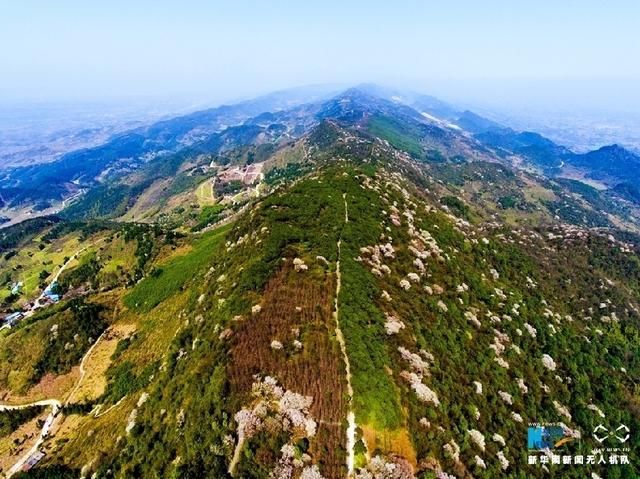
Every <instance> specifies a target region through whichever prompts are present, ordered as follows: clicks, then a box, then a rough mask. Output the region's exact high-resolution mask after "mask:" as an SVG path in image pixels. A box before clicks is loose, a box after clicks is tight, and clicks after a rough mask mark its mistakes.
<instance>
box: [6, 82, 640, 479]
mask: <svg viewBox="0 0 640 479" xmlns="http://www.w3.org/2000/svg"><path fill="white" fill-rule="evenodd" d="M431 104H432V103H431ZM294 112H297V113H294ZM283 117H289V118H292V117H296V118H297V120H295V122H296V123H298V124H302V123H304V124H303V126H301V127H300V129H299V130H298V131H297V132H296V134H291V135H290V136H289V137H287V138H286V139H285V135H284V134H281V133H274V134H273V136H270V135H269V134H268V133H266V130H268V129H269V128H270V127H271V125H273V124H275V123H276V121H275V119H277V118H283ZM309 117H311V120H309ZM301 118H302V119H301ZM283 122H285V121H284V120H283ZM285 123H286V122H285ZM254 127H257V128H259V129H260V130H259V133H257V134H255V133H254V132H253V128H254ZM239 128H241V131H240V132H238V135H235V134H234V138H239V139H238V141H234V142H229V143H226V145H227V147H225V148H219V149H216V153H207V152H206V151H205V150H204V149H203V150H202V151H199V152H198V153H197V154H196V155H195V156H193V155H190V154H185V155H184V156H181V157H180V158H179V160H175V162H173V163H172V162H164V161H162V160H161V159H158V160H157V161H158V162H157V163H154V165H155V167H154V168H149V169H148V170H145V169H144V167H143V168H142V169H140V170H139V171H136V172H132V173H131V174H130V175H128V176H125V177H124V179H123V180H122V181H121V182H119V183H112V184H109V185H108V187H109V188H112V191H119V190H118V188H125V187H126V188H129V190H127V191H128V192H129V193H128V194H129V196H126V197H123V198H124V199H120V200H119V203H118V204H119V205H120V207H121V209H120V210H118V211H117V214H110V213H112V211H111V208H110V207H108V206H100V205H107V204H108V203H107V202H106V199H107V198H108V196H105V195H102V196H101V195H99V194H96V195H95V196H94V197H93V199H92V197H90V195H89V194H88V195H87V196H86V198H85V199H83V200H82V201H80V202H78V203H76V204H75V205H72V206H70V207H69V209H68V210H67V211H66V212H65V213H64V214H65V215H66V218H55V219H36V220H32V221H31V222H27V223H25V224H22V225H21V227H20V228H18V227H10V228H9V229H6V230H4V235H3V236H2V241H3V242H2V243H1V244H0V245H1V246H2V250H3V257H2V259H0V267H1V268H2V271H3V274H5V275H7V277H8V279H7V283H8V284H13V283H15V282H17V281H19V280H20V279H21V278H28V279H27V280H25V281H24V286H23V289H22V292H20V293H18V294H17V295H16V297H11V296H9V295H7V296H6V297H5V299H4V301H5V309H6V310H7V311H9V310H12V309H13V310H17V309H22V310H23V311H27V310H28V308H30V307H31V302H32V298H33V297H34V295H37V294H38V293H39V292H40V290H42V289H44V287H46V286H47V285H49V283H50V282H51V280H52V278H53V277H54V275H55V274H56V271H57V270H58V269H59V267H60V265H61V264H64V265H65V268H64V270H62V272H61V273H60V274H59V276H58V278H57V280H56V284H57V286H56V288H55V290H56V291H57V292H58V293H59V294H60V295H61V298H62V299H61V301H60V302H58V303H56V304H50V305H47V306H45V307H43V308H37V309H34V310H33V313H31V314H28V315H27V317H26V318H24V319H23V320H21V321H19V322H18V323H16V325H15V326H14V327H12V328H11V329H8V330H6V333H7V334H4V335H3V336H2V337H0V352H1V354H2V355H3V359H4V361H3V362H2V364H3V366H2V368H0V387H1V388H2V392H3V396H4V398H5V402H7V403H13V404H24V403H29V402H32V401H38V400H42V399H52V398H53V399H56V400H59V401H60V403H61V407H60V412H59V413H57V414H56V415H55V419H54V422H53V424H54V425H53V428H52V430H51V432H50V433H49V437H48V438H46V440H45V441H44V442H43V444H42V446H41V449H42V450H43V451H44V452H46V456H45V457H44V458H42V459H41V461H40V462H39V463H38V465H37V467H35V468H33V469H32V470H31V471H30V472H29V473H25V474H24V475H25V476H26V477H78V476H80V475H83V476H85V477H90V476H92V475H94V474H95V477H97V478H99V477H247V478H253V477H257V478H259V477H263V478H268V477H277V478H287V477H289V478H296V479H297V478H304V479H310V478H320V477H325V478H338V477H346V476H353V477H357V478H362V479H368V478H376V479H377V478H397V479H404V478H412V477H418V478H432V477H443V478H444V477H451V476H453V477H459V478H463V477H479V478H480V477H482V478H490V477H491V478H492V477H545V476H547V475H548V474H549V472H547V471H545V469H547V470H549V471H550V473H551V474H555V475H558V476H559V477H584V473H585V471H586V470H588V471H589V473H591V472H593V473H596V474H598V475H600V476H602V477H634V476H635V475H637V474H638V470H637V469H638V465H637V462H638V456H637V451H636V449H637V446H638V438H637V437H636V436H635V435H633V434H632V435H631V438H630V440H629V442H628V448H629V452H628V459H629V460H630V464H629V465H616V466H602V465H597V464H594V465H585V466H584V468H580V467H577V466H576V467H573V466H566V465H562V464H551V463H549V464H548V465H541V464H536V465H530V464H529V463H528V451H527V446H526V442H527V426H528V424H529V423H556V424H558V423H562V424H563V426H564V428H565V431H566V432H567V434H568V435H569V436H570V437H571V438H573V440H572V441H570V442H568V443H567V444H565V445H564V446H562V449H559V450H560V451H561V454H565V455H577V454H584V455H585V457H586V456H587V455H590V454H592V453H591V451H592V449H594V448H597V447H599V444H598V443H597V442H596V441H595V440H594V438H593V436H592V431H593V430H594V428H595V427H596V426H597V425H598V424H605V425H606V426H607V427H613V428H615V427H617V426H618V425H619V424H625V425H626V426H628V427H629V428H630V429H631V431H635V430H637V429H638V427H639V426H640V416H638V411H639V410H640V409H639V408H638V404H639V402H638V401H639V396H638V390H637V386H636V379H637V377H638V375H639V373H640V369H639V368H640V364H639V363H638V357H639V356H638V352H639V351H638V346H639V344H640V343H639V341H638V340H639V334H638V325H639V322H640V313H639V309H638V308H639V307H640V305H639V304H638V303H639V302H640V267H639V266H640V263H639V260H640V257H639V254H640V249H639V248H638V245H639V244H640V241H639V239H638V236H637V234H636V232H635V231H636V228H637V226H636V218H635V216H634V210H633V206H632V205H631V204H630V203H619V202H617V201H616V199H615V198H611V197H609V196H606V195H603V194H602V193H601V192H599V191H598V190H595V189H593V188H590V187H587V186H586V185H584V184H583V183H579V182H574V181H570V180H554V179H550V178H547V177H545V176H541V175H540V174H538V173H536V172H532V171H528V170H523V169H519V168H515V167H514V166H513V163H512V161H511V160H512V159H511V158H509V159H507V160H505V158H504V157H503V156H501V155H500V154H498V153H497V152H496V151H495V150H494V149H493V148H492V147H489V146H488V145H486V144H482V143H481V142H479V140H478V139H477V138H474V137H473V136H472V135H471V134H469V133H466V132H463V131H459V130H457V129H456V128H453V127H452V126H447V125H446V124H445V123H443V121H436V120H433V119H431V118H428V117H425V116H424V115H421V114H420V113H419V112H417V111H415V110H413V109H411V108H409V107H408V106H406V105H401V104H398V102H394V101H391V100H388V99H385V98H379V97H378V98H376V97H375V96H373V95H372V94H371V92H369V91H364V92H361V91H348V92H345V93H343V94H342V95H340V96H338V97H336V98H333V99H331V100H328V101H326V102H322V103H318V104H314V106H303V107H300V108H298V109H293V110H291V111H287V112H276V113H274V114H273V115H261V116H259V117H257V118H254V119H253V120H250V121H249V124H246V125H243V126H241V127H239ZM273 129H274V128H273V127H271V130H273ZM233 131H235V130H229V131H227V134H230V132H233ZM245 131H248V132H249V133H248V134H247V135H244V132H245ZM255 131H258V130H255ZM287 131H289V132H290V131H292V130H291V129H289V130H287ZM262 133H264V135H262ZM258 137H259V139H258ZM150 164H151V163H150ZM165 168H166V169H165ZM167 172H168V173H167ZM179 178H181V179H179ZM176 181H179V182H180V183H178V184H177V183H176ZM140 185H142V186H140ZM176 185H177V186H176ZM178 186H179V187H178ZM135 188H138V189H139V190H140V191H139V192H137V193H136V194H135V195H134V194H131V190H133V189H135ZM96 191H98V190H96ZM96 213H99V214H96ZM107 218H108V219H107ZM114 220H117V221H114ZM19 226H20V225H19ZM47 261H49V263H47ZM43 262H44V263H46V264H43ZM42 271H44V273H42ZM83 371H84V372H83ZM41 414H42V413H41ZM36 421H37V419H35V418H33V419H30V418H24V421H23V422H24V424H26V425H25V426H24V427H25V428H26V427H27V426H28V425H29V424H32V425H35V424H36ZM12 434H13V436H12ZM5 437H10V438H11V440H13V439H15V438H17V439H18V442H19V443H20V444H19V445H18V446H16V447H15V449H14V450H12V451H7V453H6V454H5V455H4V456H3V457H4V458H5V459H3V460H4V462H3V463H2V468H3V470H4V471H6V470H8V468H9V467H10V466H11V465H12V464H14V463H15V461H16V460H17V459H19V458H20V457H22V456H23V455H24V454H25V451H26V450H27V446H29V445H30V444H31V443H30V442H29V441H30V440H31V439H29V438H24V437H23V435H21V433H20V432H19V431H14V432H11V433H10V434H9V435H8V436H5ZM29 447H30V446H29ZM21 448H22V449H21ZM587 468H588V469H587Z"/></svg>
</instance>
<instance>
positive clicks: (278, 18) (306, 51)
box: [0, 0, 640, 103]
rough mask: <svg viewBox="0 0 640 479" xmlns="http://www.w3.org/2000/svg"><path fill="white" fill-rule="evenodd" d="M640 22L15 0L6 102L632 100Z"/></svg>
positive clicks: (616, 10) (7, 5)
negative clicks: (331, 87)
mask: <svg viewBox="0 0 640 479" xmlns="http://www.w3.org/2000/svg"><path fill="white" fill-rule="evenodd" d="M639 25H640V2H636V1H633V0H628V1H621V0H612V1H608V2H604V1H595V0H583V1H572V0H562V1H560V0H558V1H547V0H538V1H526V0H522V1H513V0H511V1H507V0H504V1H500V0H485V1H474V0H450V1H438V2H435V1H427V0H425V1H407V0H396V1H393V2H391V1H374V0H369V1H357V0H354V1H348V0H341V1H335V0H324V1H295V2H294V1H277V0H272V1H248V0H236V1H225V2H222V1H197V0H191V1H189V0H186V1H181V2H178V1H171V2H170V1H162V0H156V1H147V0H138V1H135V2H134V1H121V0H114V1H108V2H107V1H104V2H97V1H96V2H94V1H86V0H85V1H71V0H56V1H36V0H19V1H18V0H16V1H10V0H7V1H4V2H2V3H0V65H2V67H1V73H0V99H4V100H6V99H9V100H11V99H13V100H15V101H20V100H21V99H25V100H26V99H38V100H58V99H70V100H74V99H83V100H87V99H91V100H94V99H104V98H123V97H140V96H145V97H172V98H189V99H208V100H210V101H217V100H222V99H230V98H234V97H241V96H250V95H253V94H256V93H261V92H267V91H270V90H273V89H278V88H285V87H288V86H296V85H304V84H315V83H357V82H361V81H376V82H382V83H395V84H402V85H409V86H414V87H418V88H420V89H422V90H428V91H432V92H434V93H438V94H444V96H449V97H451V96H454V97H455V96H456V95H457V96H458V97H459V98H462V99H464V98H465V95H466V97H468V98H475V99H477V100H481V99H482V96H483V94H484V95H487V98H491V97H492V95H493V96H496V95H497V97H498V99H499V97H500V95H502V96H505V95H506V96H508V97H511V95H513V96H514V97H515V96H522V95H523V94H524V93H527V92H529V93H531V94H532V95H533V96H534V97H536V98H541V99H544V98H546V97H545V95H546V94H547V93H549V95H548V96H549V98H553V92H554V89H555V90H556V91H555V94H556V95H557V93H558V91H564V92H565V95H568V96H569V97H570V96H571V94H572V93H573V94H575V92H576V91H577V92H581V93H580V95H581V98H588V97H590V96H591V97H593V99H594V101H596V100H597V99H598V98H601V97H602V96H603V95H605V96H606V94H607V93H606V92H607V90H610V91H609V93H610V94H611V95H612V97H615V98H618V100H617V101H622V100H620V98H619V97H620V96H621V95H623V94H625V95H626V91H627V90H628V91H629V92H633V91H635V90H636V88H635V84H636V82H637V80H638V79H640V61H638V58H640V34H639V33H638V26H639ZM576 84H579V87H578V88H574V87H575V86H576ZM505 85H507V86H508V87H507V88H506V89H505ZM532 85H533V86H532ZM620 85H624V86H623V87H620ZM509 88H511V90H513V91H510V90H509ZM536 89H537V90H536ZM563 89H564V90H563ZM613 90H615V91H613ZM636 95H637V94H636ZM604 100H606V98H605V99H604ZM505 101H506V98H505ZM551 101H553V100H551ZM638 103H640V100H639V101H638Z"/></svg>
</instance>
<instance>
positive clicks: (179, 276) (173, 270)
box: [124, 225, 230, 311]
mask: <svg viewBox="0 0 640 479" xmlns="http://www.w3.org/2000/svg"><path fill="white" fill-rule="evenodd" d="M229 229H230V225H226V226H223V227H222V228H219V229H217V230H215V231H212V232H210V233H206V234H204V235H202V237H201V238H198V239H197V240H195V241H194V243H193V249H192V250H191V251H190V252H189V253H187V254H185V255H183V256H177V257H175V258H173V259H171V260H169V261H168V262H167V263H165V264H162V265H158V267H157V268H156V269H155V270H154V271H153V272H152V273H151V274H150V275H149V276H147V277H146V278H144V279H143V280H142V281H140V283H138V284H137V285H136V286H135V288H133V290H132V291H131V292H130V293H129V294H127V295H126V296H125V298H124V303H125V305H127V306H128V307H129V308H131V309H134V310H136V311H150V310H151V309H153V308H154V307H155V306H157V305H158V304H160V303H161V302H162V301H164V300H165V299H167V298H169V297H170V296H172V295H173V294H175V293H176V292H178V291H180V290H181V289H182V288H183V287H184V286H185V284H186V283H188V281H189V279H190V278H192V277H193V276H194V274H195V273H196V272H198V271H200V270H202V269H203V268H204V267H206V266H207V265H208V264H209V263H210V262H211V260H212V258H213V257H214V256H215V255H216V254H218V252H219V251H220V247H221V246H222V245H223V243H224V239H225V237H226V234H227V232H228V231H229Z"/></svg>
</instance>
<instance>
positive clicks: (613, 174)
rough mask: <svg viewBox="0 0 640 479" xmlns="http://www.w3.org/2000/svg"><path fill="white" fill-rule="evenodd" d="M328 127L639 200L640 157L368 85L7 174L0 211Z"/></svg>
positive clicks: (176, 126)
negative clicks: (366, 131) (574, 145)
mask: <svg viewBox="0 0 640 479" xmlns="http://www.w3.org/2000/svg"><path fill="white" fill-rule="evenodd" d="M326 118H332V119H334V120H336V121H343V122H358V121H360V120H363V121H364V120H366V122H367V124H368V125H369V127H370V128H372V130H373V131H374V132H375V131H376V130H377V131H380V130H386V131H387V132H389V134H391V135H392V138H390V139H389V141H390V142H392V143H394V146H397V147H399V148H402V149H404V150H406V151H407V152H408V153H410V154H412V155H413V156H416V157H421V158H423V159H424V160H432V161H439V160H442V159H444V158H453V157H456V156H458V157H471V158H476V159H487V158H488V157H490V156H497V157H499V158H501V159H502V160H503V161H508V162H513V161H516V162H518V163H519V164H520V165H521V166H523V167H530V168H534V169H537V170H539V171H541V172H542V173H544V174H545V175H547V176H548V177H550V178H554V177H567V178H572V179H577V180H580V181H584V182H586V183H588V184H592V185H595V186H597V187H599V188H604V189H610V190H611V192H612V194H618V193H620V192H624V194H623V196H624V198H626V199H628V200H633V199H634V198H635V195H634V194H633V193H632V192H633V191H634V188H633V184H634V182H635V181H636V179H637V178H638V177H639V173H640V155H638V154H636V153H633V152H631V151H629V150H626V149H624V148H623V147H620V146H618V145H611V146H605V147H602V148H600V149H599V150H596V151H592V152H589V153H585V154H578V153H574V152H572V151H570V150H569V149H568V148H565V147H563V146H561V145H557V144H556V143H554V142H553V141H551V140H549V139H547V138H545V137H543V136H541V135H539V134H537V133H535V132H527V131H525V132H520V131H515V130H513V129H511V128H508V127H506V126H503V125H500V124H498V123H496V122H494V121H491V120H489V119H487V118H484V117H482V116H480V115H478V114H476V113H474V112H471V111H465V110H463V111H460V110H458V109H456V108H455V107H454V106H452V105H449V104H447V103H445V102H443V101H441V100H439V99H437V98H434V97H431V96H427V95H420V94H417V93H413V92H405V91H396V90H393V89H388V88H383V87H380V86H377V85H371V84H366V85H361V86H359V87H357V88H353V89H350V90H347V91H345V92H343V93H339V94H337V95H334V92H333V91H332V90H330V89H322V88H315V89H295V90H286V91H282V92H277V93H273V94H270V95H266V96H263V97H259V98H256V99H254V100H247V101H243V102H241V103H237V104H234V105H223V106H220V107H217V108H212V109H208V110H203V111H198V112H194V113H191V114H188V115H183V116H179V117H176V118H172V119H169V120H163V121H160V122H157V123H154V124H152V125H150V126H147V127H143V128H137V129H135V130H131V131H129V132H126V133H123V134H119V135H116V136H115V137H113V138H112V139H111V140H109V141H108V142H106V143H105V144H103V145H101V146H97V147H94V148H89V149H83V150H79V151H74V152H71V153H68V154H65V155H63V156H62V157H61V158H60V159H59V160H57V161H54V162H51V163H48V164H36V165H32V166H25V167H18V168H13V169H9V170H6V171H3V172H2V177H1V178H0V181H1V184H0V208H4V209H5V210H9V209H10V208H13V209H16V208H18V209H19V208H24V207H29V206H35V207H36V209H41V210H42V209H46V208H47V207H49V206H51V205H52V204H57V203H59V202H61V201H63V200H64V199H65V198H68V197H70V196H73V195H77V194H78V193H79V192H82V191H86V190H87V189H91V188H93V187H96V186H99V185H105V184H107V183H109V182H112V181H114V180H115V181H117V180H118V178H122V177H124V176H126V175H128V174H131V173H132V172H135V171H138V170H142V171H145V169H146V170H147V171H149V170H151V171H152V170H154V169H155V168H156V167H155V166H154V165H156V164H157V163H158V162H159V163H164V164H166V163H167V162H169V163H170V162H173V163H174V164H175V165H178V164H180V162H181V161H182V160H181V159H183V158H185V157H188V156H193V155H197V154H208V155H220V154H222V153H224V151H229V150H232V149H233V148H235V147H238V146H240V145H254V146H256V145H258V144H263V145H268V144H277V143H279V142H283V141H287V140H291V139H293V138H297V137H300V136H301V135H303V134H304V133H306V132H307V131H309V129H310V128H312V127H313V126H315V125H316V124H318V122H320V121H322V120H323V119H326ZM176 155H178V156H177V157H176ZM172 157H174V158H173V160H172V159H171V158H172ZM620 194H622V193H620Z"/></svg>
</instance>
